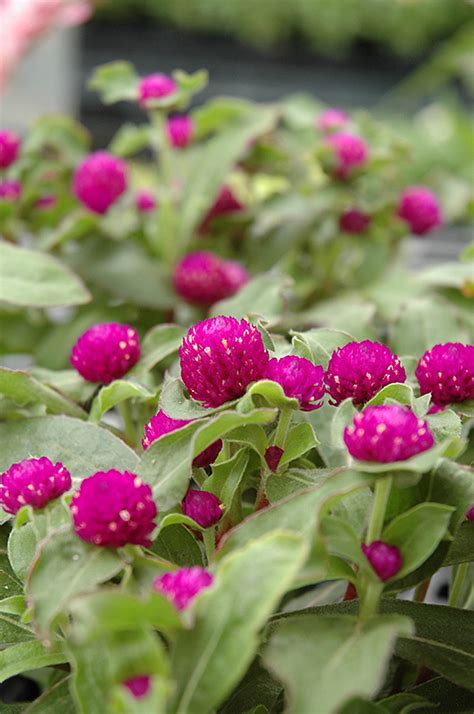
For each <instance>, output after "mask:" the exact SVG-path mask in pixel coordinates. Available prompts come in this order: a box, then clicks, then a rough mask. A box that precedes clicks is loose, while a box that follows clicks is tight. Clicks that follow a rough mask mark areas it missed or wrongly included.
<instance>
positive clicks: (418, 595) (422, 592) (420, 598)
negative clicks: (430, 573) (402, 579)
mask: <svg viewBox="0 0 474 714" xmlns="http://www.w3.org/2000/svg"><path fill="white" fill-rule="evenodd" d="M430 583H431V578H427V579H426V580H423V582H421V583H418V585H417V586H416V588H415V592H414V594H413V602H424V601H425V597H426V593H427V592H428V588H429V587H430Z"/></svg>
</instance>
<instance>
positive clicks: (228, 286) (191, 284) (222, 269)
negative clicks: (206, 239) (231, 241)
mask: <svg viewBox="0 0 474 714" xmlns="http://www.w3.org/2000/svg"><path fill="white" fill-rule="evenodd" d="M248 279H249V277H248V273H247V271H246V270H245V268H243V267H242V266H241V265H240V264H239V263H236V262H234V261H231V260H224V259H223V258H220V257H219V256H218V255H215V254H214V253H211V252H209V251H201V252H197V253H190V254H189V255H187V256H185V257H184V258H183V259H182V260H181V261H180V262H179V263H178V265H177V266H176V268H175V271H174V275H173V284H174V288H175V290H176V292H177V293H178V295H179V296H180V297H182V298H183V300H186V302H189V303H191V304H194V305H203V306H205V307H206V306H209V305H213V304H214V303H215V302H218V301H219V300H224V299H225V298H228V297H231V295H234V294H235V293H236V292H238V291H239V290H240V288H241V287H242V286H243V285H245V283H247V282H248Z"/></svg>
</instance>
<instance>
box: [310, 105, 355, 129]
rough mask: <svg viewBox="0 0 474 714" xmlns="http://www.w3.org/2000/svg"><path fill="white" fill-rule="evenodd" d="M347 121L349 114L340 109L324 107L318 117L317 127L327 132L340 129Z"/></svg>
mask: <svg viewBox="0 0 474 714" xmlns="http://www.w3.org/2000/svg"><path fill="white" fill-rule="evenodd" d="M348 123H349V116H348V114H346V112H343V111H342V110H341V109H325V110H324V112H321V114H320V115H319V117H318V121H317V127H318V129H319V130H320V131H322V132H324V133H325V134H326V133H329V132H331V131H340V130H341V129H344V127H346V126H347V124H348Z"/></svg>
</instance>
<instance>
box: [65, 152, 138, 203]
mask: <svg viewBox="0 0 474 714" xmlns="http://www.w3.org/2000/svg"><path fill="white" fill-rule="evenodd" d="M126 188H127V164H126V163H125V161H122V159H118V158H117V157H116V156H112V154H109V153H108V152H107V151H96V152H95V153H93V154H89V156H87V157H86V158H85V159H84V161H83V162H82V163H81V164H79V166H78V167H77V169H76V171H75V172H74V177H73V181H72V189H73V193H74V195H75V196H76V198H77V199H78V200H79V201H80V202H81V203H82V204H83V205H84V206H85V207H86V208H88V209H89V211H92V212H93V213H97V214H99V215H103V214H104V213H107V211H108V210H109V208H110V206H112V205H113V204H114V203H115V202H116V201H117V199H118V198H120V196H121V195H122V194H123V193H124V191H125V190H126Z"/></svg>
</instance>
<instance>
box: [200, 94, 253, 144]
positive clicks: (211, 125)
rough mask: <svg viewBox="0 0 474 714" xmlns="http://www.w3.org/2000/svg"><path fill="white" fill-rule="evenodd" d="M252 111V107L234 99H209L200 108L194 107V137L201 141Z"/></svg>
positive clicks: (247, 103) (243, 101) (248, 103)
mask: <svg viewBox="0 0 474 714" xmlns="http://www.w3.org/2000/svg"><path fill="white" fill-rule="evenodd" d="M253 109H254V105H252V104H251V103H250V102H247V101H245V100H243V99H236V98H234V97H217V98H216V99H211V100H210V101H208V102H206V103H205V104H203V105H202V106H199V107H196V109H194V111H193V112H192V117H193V121H194V124H195V127H196V137H197V138H199V139H201V138H202V137H204V136H207V135H208V134H210V133H212V132H213V131H216V130H218V129H221V128H222V126H224V125H225V124H229V123H231V122H234V121H236V120H237V119H240V118H241V117H242V116H244V115H245V114H249V113H250V112H251V111H253Z"/></svg>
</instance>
